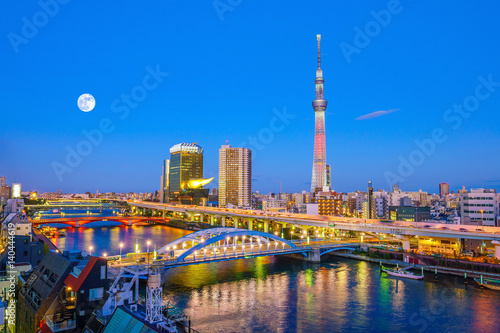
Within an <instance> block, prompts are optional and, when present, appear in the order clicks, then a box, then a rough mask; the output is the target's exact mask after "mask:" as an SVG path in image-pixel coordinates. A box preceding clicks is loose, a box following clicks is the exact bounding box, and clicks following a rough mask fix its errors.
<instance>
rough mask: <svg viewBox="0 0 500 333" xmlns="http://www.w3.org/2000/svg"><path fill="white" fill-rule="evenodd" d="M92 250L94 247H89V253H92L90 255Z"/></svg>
mask: <svg viewBox="0 0 500 333" xmlns="http://www.w3.org/2000/svg"><path fill="white" fill-rule="evenodd" d="M92 249H93V247H92V246H89V252H90V255H92Z"/></svg>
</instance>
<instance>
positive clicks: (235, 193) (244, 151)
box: [219, 145, 252, 207]
mask: <svg viewBox="0 0 500 333" xmlns="http://www.w3.org/2000/svg"><path fill="white" fill-rule="evenodd" d="M251 201H252V151H251V150H250V149H248V148H233V147H231V146H230V145H223V146H222V147H221V148H220V149H219V207H225V206H227V205H228V204H232V205H234V206H238V207H249V206H250V204H251Z"/></svg>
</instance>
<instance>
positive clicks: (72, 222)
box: [30, 216, 170, 228]
mask: <svg viewBox="0 0 500 333" xmlns="http://www.w3.org/2000/svg"><path fill="white" fill-rule="evenodd" d="M100 221H111V222H120V223H122V224H124V225H134V224H137V223H150V224H156V223H161V224H167V223H168V221H170V218H168V217H165V218H162V217H144V216H128V217H124V216H98V217H62V218H56V219H47V220H32V219H30V222H31V223H32V224H33V225H34V226H37V225H50V224H66V225H69V226H72V227H75V228H78V227H81V226H84V225H85V224H88V223H92V222H100Z"/></svg>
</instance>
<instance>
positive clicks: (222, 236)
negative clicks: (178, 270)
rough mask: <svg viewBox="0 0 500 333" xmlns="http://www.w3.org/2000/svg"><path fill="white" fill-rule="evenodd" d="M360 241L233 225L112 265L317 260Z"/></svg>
mask: <svg viewBox="0 0 500 333" xmlns="http://www.w3.org/2000/svg"><path fill="white" fill-rule="evenodd" d="M360 247H361V243H359V242H357V243H354V242H353V243H350V242H346V241H343V242H336V243H334V242H317V243H314V244H307V242H296V241H294V242H291V241H289V240H286V239H283V238H281V237H279V236H277V235H274V234H270V233H266V232H261V231H253V230H247V229H235V228H224V227H223V228H211V229H206V230H200V231H197V232H194V233H191V234H189V235H186V236H184V237H181V238H179V239H177V240H175V241H173V242H171V243H169V244H167V245H165V246H163V247H162V248H160V249H159V250H158V251H157V253H156V254H154V253H150V252H148V253H138V254H137V255H133V256H131V257H127V258H124V259H121V260H119V261H115V262H114V264H113V266H115V267H121V266H133V265H140V266H150V267H152V268H160V269H161V268H165V269H167V268H171V267H178V266H188V265H196V264H203V263H209V262H218V261H228V260H237V259H245V258H246V259H248V258H254V257H260V256H276V255H290V256H293V257H295V258H297V259H302V260H305V261H309V262H320V261H321V256H323V255H325V254H327V253H329V252H332V251H341V250H345V251H354V250H356V249H359V248H360Z"/></svg>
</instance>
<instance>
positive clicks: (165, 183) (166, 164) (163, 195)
mask: <svg viewBox="0 0 500 333" xmlns="http://www.w3.org/2000/svg"><path fill="white" fill-rule="evenodd" d="M169 186H170V160H164V161H163V167H162V171H161V187H160V202H169V198H170V193H169Z"/></svg>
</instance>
